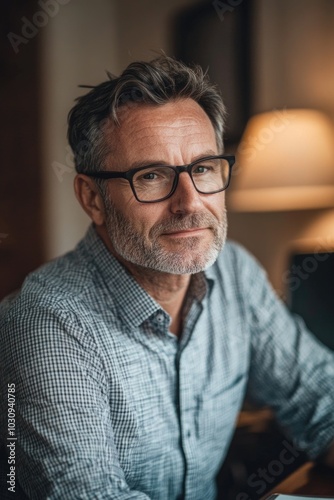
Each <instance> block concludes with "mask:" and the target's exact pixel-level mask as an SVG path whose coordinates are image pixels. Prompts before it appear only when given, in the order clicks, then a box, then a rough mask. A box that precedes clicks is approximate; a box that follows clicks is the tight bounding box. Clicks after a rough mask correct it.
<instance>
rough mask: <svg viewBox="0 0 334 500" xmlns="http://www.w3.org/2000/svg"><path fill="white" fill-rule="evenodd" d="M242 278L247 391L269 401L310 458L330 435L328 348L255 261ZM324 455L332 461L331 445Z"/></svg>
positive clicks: (332, 375) (333, 394)
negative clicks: (246, 306)
mask: <svg viewBox="0 0 334 500" xmlns="http://www.w3.org/2000/svg"><path fill="white" fill-rule="evenodd" d="M248 282H249V284H250V291H249V297H250V299H249V300H250V310H251V320H250V322H251V328H252V332H251V335H252V354H251V369H250V394H251V396H253V398H254V399H255V400H257V401H258V402H260V403H261V404H266V405H269V406H271V407H272V408H273V409H274V411H275V414H276V416H277V419H278V421H279V422H280V423H281V425H282V426H283V427H284V428H286V430H287V431H288V433H289V434H290V436H291V437H292V438H293V439H294V440H295V442H296V444H297V445H298V446H299V447H300V448H301V449H303V450H305V451H306V452H308V454H309V456H310V458H312V459H315V458H317V457H319V456H320V455H321V454H323V453H324V451H325V450H328V449H329V447H330V445H331V443H332V442H333V439H334V413H333V408H334V391H333V387H334V354H333V352H331V351H330V350H329V349H327V348H326V347H324V346H322V345H321V344H320V343H319V342H318V341H317V340H316V339H315V337H314V336H313V335H312V334H311V333H310V332H308V330H307V329H306V327H305V324H304V323H303V321H302V320H301V319H300V318H299V319H298V318H297V317H295V316H293V315H292V314H291V313H290V312H289V311H288V310H287V308H286V307H285V305H284V304H282V303H281V301H280V300H279V299H278V298H277V297H276V294H275V293H274V292H273V290H272V288H271V286H270V285H269V284H268V282H267V280H266V277H265V275H264V273H263V271H261V270H260V269H259V268H258V267H257V266H256V267H255V269H254V267H253V272H252V274H251V276H249V281H248ZM332 446H333V445H332ZM331 450H332V448H331ZM327 460H328V463H333V451H331V452H330V454H329V455H328V459H327Z"/></svg>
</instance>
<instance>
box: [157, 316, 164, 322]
mask: <svg viewBox="0 0 334 500" xmlns="http://www.w3.org/2000/svg"><path fill="white" fill-rule="evenodd" d="M163 320H164V316H163V314H158V315H157V321H159V323H162V322H163Z"/></svg>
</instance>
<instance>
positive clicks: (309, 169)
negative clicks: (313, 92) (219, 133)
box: [227, 109, 334, 212]
mask: <svg viewBox="0 0 334 500" xmlns="http://www.w3.org/2000/svg"><path fill="white" fill-rule="evenodd" d="M236 157H237V158H236V165H235V169H234V175H233V179H232V182H231V188H230V192H229V193H228V195H227V196H228V198H227V201H228V206H229V208H230V210H232V211H236V212H271V211H282V210H300V209H311V208H326V207H334V126H333V123H332V121H331V120H330V119H329V118H328V117H327V116H326V115H325V114H323V113H321V112H319V111H314V110H306V109H305V110H303V109H291V110H286V109H284V110H276V111H271V112H268V113H262V114H258V115H255V116H253V117H252V118H251V119H250V120H249V122H248V124H247V126H246V129H245V132H244V134H243V137H242V139H241V142H240V145H239V147H238V150H237V154H236Z"/></svg>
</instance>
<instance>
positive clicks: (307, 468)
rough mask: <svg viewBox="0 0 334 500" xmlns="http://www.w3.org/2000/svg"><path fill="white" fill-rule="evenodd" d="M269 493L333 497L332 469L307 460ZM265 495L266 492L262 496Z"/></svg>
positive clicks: (333, 475) (333, 477) (333, 480)
mask: <svg viewBox="0 0 334 500" xmlns="http://www.w3.org/2000/svg"><path fill="white" fill-rule="evenodd" d="M270 493H289V494H294V495H315V496H325V497H333V498H334V470H333V469H329V468H328V467H325V466H322V465H317V464H314V463H312V462H308V463H306V464H304V465H302V466H301V467H300V468H299V469H297V470H296V471H295V472H293V473H292V474H291V475H290V476H289V477H287V478H286V479H285V480H284V481H282V482H281V483H279V484H278V485H277V486H276V487H275V488H274V489H273V490H272V491H271V492H270ZM270 493H269V494H270ZM267 497H268V494H267V495H265V497H264V498H267Z"/></svg>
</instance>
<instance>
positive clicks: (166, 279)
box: [96, 228, 191, 336]
mask: <svg viewBox="0 0 334 500" xmlns="http://www.w3.org/2000/svg"><path fill="white" fill-rule="evenodd" d="M99 229H100V228H96V230H97V233H98V234H99V236H100V237H101V238H102V240H103V242H104V243H105V245H106V246H107V248H108V249H109V251H110V252H111V253H112V254H113V255H114V257H115V258H116V259H117V260H118V261H119V262H120V263H121V264H122V265H123V266H124V267H125V268H126V269H127V270H128V271H129V272H130V273H131V274H132V276H133V277H134V279H135V280H136V281H137V283H138V284H139V285H140V286H141V287H142V288H144V290H146V292H147V293H148V294H149V295H150V296H151V297H152V298H153V299H154V300H155V301H156V302H158V304H160V306H161V307H162V309H164V311H166V313H167V314H169V316H170V317H171V320H172V321H171V325H170V331H171V332H172V333H174V334H175V335H177V336H179V335H181V333H182V307H183V303H184V300H185V297H186V294H187V290H188V287H189V283H190V279H191V275H190V274H168V273H162V272H160V271H155V270H154V269H149V268H146V267H142V266H138V265H136V264H133V263H132V262H129V261H127V260H124V259H123V258H122V257H121V256H120V255H118V254H117V253H116V252H115V250H114V249H113V247H112V245H111V244H110V241H109V238H108V236H107V234H106V233H105V232H104V231H101V230H99Z"/></svg>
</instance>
